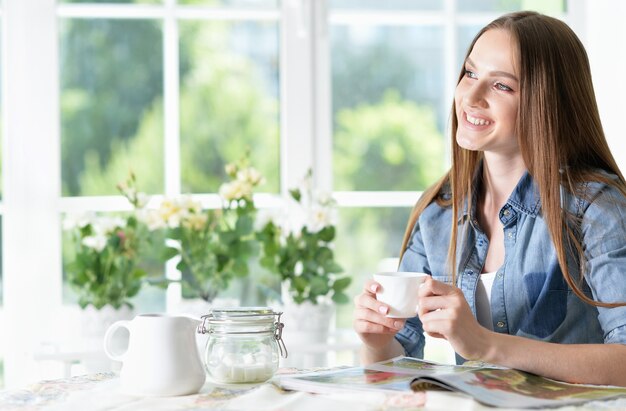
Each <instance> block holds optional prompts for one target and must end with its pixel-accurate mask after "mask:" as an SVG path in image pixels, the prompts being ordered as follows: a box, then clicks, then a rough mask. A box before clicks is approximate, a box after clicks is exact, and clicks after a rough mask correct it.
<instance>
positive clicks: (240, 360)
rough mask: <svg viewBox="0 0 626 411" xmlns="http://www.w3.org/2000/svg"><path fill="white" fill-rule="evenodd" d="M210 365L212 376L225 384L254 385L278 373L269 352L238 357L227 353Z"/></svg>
mask: <svg viewBox="0 0 626 411" xmlns="http://www.w3.org/2000/svg"><path fill="white" fill-rule="evenodd" d="M210 363H213V364H216V365H214V366H212V367H211V369H210V373H211V376H212V377H213V378H214V379H215V380H216V381H218V382H224V383H253V382H263V381H267V380H268V379H270V378H271V377H272V376H273V375H274V372H275V371H276V368H277V367H276V365H275V364H273V362H272V356H271V354H269V353H268V352H263V351H261V352H257V353H254V354H253V353H246V354H243V355H237V354H234V353H226V354H224V355H223V356H222V357H221V358H214V361H210Z"/></svg>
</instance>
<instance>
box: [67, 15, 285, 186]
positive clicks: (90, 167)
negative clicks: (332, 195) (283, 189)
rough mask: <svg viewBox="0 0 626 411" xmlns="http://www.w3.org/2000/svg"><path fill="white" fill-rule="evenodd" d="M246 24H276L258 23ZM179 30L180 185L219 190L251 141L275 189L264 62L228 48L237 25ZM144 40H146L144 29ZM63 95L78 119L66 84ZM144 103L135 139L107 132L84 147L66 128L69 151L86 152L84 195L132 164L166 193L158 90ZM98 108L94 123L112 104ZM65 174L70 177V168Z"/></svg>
mask: <svg viewBox="0 0 626 411" xmlns="http://www.w3.org/2000/svg"><path fill="white" fill-rule="evenodd" d="M257 26H258V27H257ZM246 27H248V28H250V27H253V28H255V29H256V30H271V27H270V28H269V29H268V28H266V27H264V26H262V25H261V24H260V23H249V24H246ZM180 31H181V34H180V35H181V48H180V53H181V55H180V60H181V85H180V140H181V144H180V165H181V171H180V172H181V184H182V191H183V192H192V193H204V192H215V191H217V189H218V188H219V186H220V184H221V182H222V181H224V179H225V178H226V177H227V176H226V173H225V172H224V167H225V165H226V163H227V162H228V161H234V160H235V159H237V158H239V156H240V155H241V148H242V147H252V150H251V154H250V156H251V161H252V162H253V163H254V164H255V165H257V168H258V169H259V170H260V171H261V172H262V173H263V175H264V176H266V177H267V180H268V182H267V185H266V189H267V191H270V192H277V191H278V181H279V178H278V165H279V161H278V155H279V148H278V144H279V139H278V125H279V123H278V102H277V99H276V97H275V96H274V95H273V94H272V92H271V90H270V92H268V90H267V89H266V87H265V85H264V83H263V81H262V79H261V75H260V73H259V71H260V70H259V67H257V66H255V65H254V64H253V62H252V61H251V60H250V59H249V58H247V57H246V56H244V55H242V54H240V53H237V52H235V51H233V50H232V49H230V48H229V47H228V46H229V44H230V43H231V42H232V40H231V36H232V32H233V31H234V30H233V29H232V27H231V26H230V25H229V24H225V23H220V22H215V23H213V24H205V23H202V22H194V21H185V22H181V25H180ZM137 34H138V35H139V34H140V33H137ZM144 34H145V33H144ZM248 35H249V34H248ZM144 41H148V38H147V36H144ZM110 69H111V70H113V68H110ZM159 84H160V83H159ZM85 93H86V92H85ZM86 96H87V94H85V98H86ZM63 97H64V101H66V105H65V106H64V118H65V117H67V118H68V119H69V118H73V116H74V115H73V114H72V113H73V112H74V111H75V109H71V108H70V107H72V104H70V103H69V102H70V101H71V100H80V98H79V97H75V98H73V97H72V96H71V93H70V91H69V90H66V91H64V93H63ZM142 104H143V106H142V107H141V109H139V108H137V109H136V110H135V111H134V114H135V115H136V116H137V117H136V118H137V121H136V122H135V123H134V127H135V129H134V130H135V135H134V137H132V138H129V139H126V138H117V137H116V138H112V139H111V138H110V139H103V141H99V142H98V145H90V146H89V147H90V149H89V150H87V149H84V150H83V151H80V150H79V147H82V146H83V145H84V144H85V141H74V140H79V139H80V137H81V136H80V135H78V133H75V132H72V131H71V130H68V132H67V139H68V145H67V150H69V151H68V153H73V154H71V155H73V156H74V157H73V158H81V159H83V161H82V163H81V164H82V165H81V167H82V168H81V171H78V176H79V177H77V178H78V182H79V184H80V193H81V194H83V195H102V194H105V193H107V192H108V190H109V187H112V186H113V185H112V184H114V183H115V182H116V181H119V179H120V176H121V175H122V173H125V172H126V171H127V170H128V169H129V167H131V166H132V169H133V170H135V172H136V173H137V174H138V175H141V176H142V184H143V186H144V187H145V191H146V192H148V193H163V191H164V168H163V163H164V156H163V153H164V151H163V150H164V149H163V135H164V131H163V122H164V115H163V103H162V99H161V96H160V95H159V94H155V95H154V96H153V100H152V101H151V102H143V103H142ZM101 109H102V110H103V112H102V113H99V114H98V115H96V114H92V116H93V119H94V123H93V127H100V126H99V125H98V123H97V119H98V118H99V116H104V115H105V114H106V113H105V111H106V110H109V109H108V108H106V107H101ZM127 109H128V108H127ZM66 111H67V113H66ZM112 115H113V113H112ZM80 119H82V120H81V121H85V120H86V119H84V118H83V117H80ZM78 120H79V119H78V118H77V119H76V121H78ZM116 121H117V120H116ZM72 124H73V123H72ZM68 127H69V126H68ZM100 129H104V130H106V128H100ZM74 136H75V137H74ZM64 141H65V137H64ZM108 153H110V154H108ZM64 158H65V156H64ZM64 161H65V160H64ZM72 161H75V160H72ZM63 178H64V181H66V179H67V178H66V175H65V173H64V177H63Z"/></svg>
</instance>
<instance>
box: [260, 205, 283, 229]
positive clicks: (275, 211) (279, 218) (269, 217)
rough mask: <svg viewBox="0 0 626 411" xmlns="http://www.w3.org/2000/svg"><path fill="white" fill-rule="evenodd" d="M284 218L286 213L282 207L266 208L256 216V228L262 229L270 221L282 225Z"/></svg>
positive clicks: (278, 225)
mask: <svg viewBox="0 0 626 411" xmlns="http://www.w3.org/2000/svg"><path fill="white" fill-rule="evenodd" d="M284 219H285V218H284V213H283V211H282V210H281V209H280V208H264V209H261V210H259V212H258V214H257V216H256V220H255V222H254V229H255V230H257V231H259V230H262V229H263V227H265V226H266V225H267V224H269V223H273V224H274V225H275V226H277V227H280V226H282V223H283V220H284Z"/></svg>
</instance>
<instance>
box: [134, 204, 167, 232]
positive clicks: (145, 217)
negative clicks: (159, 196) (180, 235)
mask: <svg viewBox="0 0 626 411" xmlns="http://www.w3.org/2000/svg"><path fill="white" fill-rule="evenodd" d="M137 219H138V220H139V221H141V222H142V223H144V224H145V225H146V226H147V227H148V230H150V231H154V230H159V229H161V228H165V227H167V224H166V222H165V221H164V220H163V218H162V217H161V214H160V213H159V210H145V209H142V210H137Z"/></svg>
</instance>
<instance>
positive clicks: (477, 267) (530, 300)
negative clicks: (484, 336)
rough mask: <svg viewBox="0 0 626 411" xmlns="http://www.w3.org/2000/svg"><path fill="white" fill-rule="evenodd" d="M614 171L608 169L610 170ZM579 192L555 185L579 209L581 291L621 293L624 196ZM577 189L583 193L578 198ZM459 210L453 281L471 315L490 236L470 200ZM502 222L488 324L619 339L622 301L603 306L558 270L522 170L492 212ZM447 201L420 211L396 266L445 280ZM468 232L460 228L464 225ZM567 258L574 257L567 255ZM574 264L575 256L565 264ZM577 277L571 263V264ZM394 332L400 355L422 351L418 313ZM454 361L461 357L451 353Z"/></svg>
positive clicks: (602, 189)
mask: <svg viewBox="0 0 626 411" xmlns="http://www.w3.org/2000/svg"><path fill="white" fill-rule="evenodd" d="M610 177H611V178H615V176H612V175H611V176H610ZM583 190H584V191H585V193H586V195H582V196H581V198H579V197H576V196H573V195H571V194H568V193H567V192H566V191H565V190H561V204H562V207H563V208H564V209H566V210H567V211H569V212H570V213H572V214H573V215H575V216H577V217H579V218H580V219H581V220H580V223H579V224H581V228H582V231H581V233H582V242H583V249H584V253H585V264H586V265H585V275H584V282H583V287H582V289H583V291H584V292H585V294H586V295H588V296H590V297H592V298H593V299H594V300H596V301H602V302H624V301H626V200H625V199H624V197H623V196H622V195H621V193H619V191H618V190H616V189H615V188H613V187H611V186H608V185H606V184H603V183H597V182H590V183H584V184H583ZM582 197H584V198H582ZM467 208H468V207H467V206H466V207H465V210H464V211H463V212H462V213H461V215H460V216H459V220H458V224H459V228H458V232H459V234H458V237H459V240H458V246H457V251H458V253H457V264H458V271H457V284H456V285H457V286H458V287H459V288H460V289H461V290H462V292H463V294H464V296H465V299H466V300H467V302H468V304H469V306H470V308H471V310H472V313H473V314H474V316H476V298H475V297H476V286H477V283H478V280H479V276H480V273H481V272H482V267H483V264H484V263H485V258H486V255H487V249H488V247H489V240H488V239H487V236H486V235H485V233H483V232H482V230H481V229H480V227H479V225H478V221H477V219H476V214H475V205H474V206H472V207H471V211H470V212H469V213H468V210H467ZM499 218H500V221H501V222H502V225H503V228H504V252H505V256H504V263H503V264H502V266H501V267H500V268H499V269H498V270H497V273H496V276H495V280H494V282H493V286H492V290H491V315H492V321H493V329H494V331H495V332H498V333H506V334H511V335H518V336H521V337H527V338H532V339H535V340H541V341H549V342H554V343H620V344H626V307H618V308H602V307H595V306H593V305H590V304H587V303H585V302H583V301H582V300H581V299H580V298H579V297H578V296H576V295H575V294H574V293H573V292H572V291H571V289H570V288H569V287H568V285H567V283H566V282H565V279H564V277H563V275H562V273H561V269H560V267H559V263H558V260H557V256H556V250H555V248H554V246H553V244H552V240H551V238H550V234H549V232H548V227H547V225H546V221H545V220H544V219H543V217H542V214H541V203H540V199H539V195H538V189H537V187H536V185H535V183H534V181H533V179H532V177H531V176H530V175H529V174H528V173H526V174H525V175H524V176H523V177H522V178H521V179H520V181H519V182H518V184H517V186H516V188H515V189H514V190H513V193H512V194H511V196H510V197H509V199H508V200H507V202H506V204H505V205H504V206H503V207H502V209H501V210H500V214H499ZM451 220H452V209H451V207H441V206H439V205H437V203H436V202H433V203H431V204H430V205H429V206H428V207H426V209H425V210H424V211H423V212H422V214H421V215H420V217H419V219H418V221H417V222H416V224H415V227H414V228H413V232H412V234H411V239H410V241H409V243H408V245H407V248H406V250H405V253H404V255H403V257H402V260H401V262H400V267H399V270H400V271H417V272H425V273H428V274H430V275H431V276H432V277H433V278H434V279H435V280H439V281H447V282H448V283H450V282H451V280H452V277H451V275H450V274H449V273H448V272H447V271H446V259H447V252H448V244H449V241H450V224H451ZM464 225H465V226H467V235H466V236H463V234H462V233H463V226H464ZM569 260H570V261H577V260H576V259H573V257H572V256H569ZM570 267H575V264H572V265H570ZM570 271H571V275H572V276H573V278H574V279H575V281H576V280H578V279H579V275H580V273H579V271H580V270H578V269H574V268H570ZM396 339H397V340H398V341H399V342H400V344H401V345H402V346H403V347H404V350H405V352H406V355H408V356H412V357H418V358H422V357H423V355H424V343H425V339H424V334H423V330H422V324H421V322H420V320H419V318H418V317H414V318H411V319H408V320H407V321H406V324H405V326H404V328H403V329H402V330H400V331H399V332H398V334H396ZM457 361H458V362H462V361H463V359H462V358H461V357H460V356H458V355H457Z"/></svg>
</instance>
